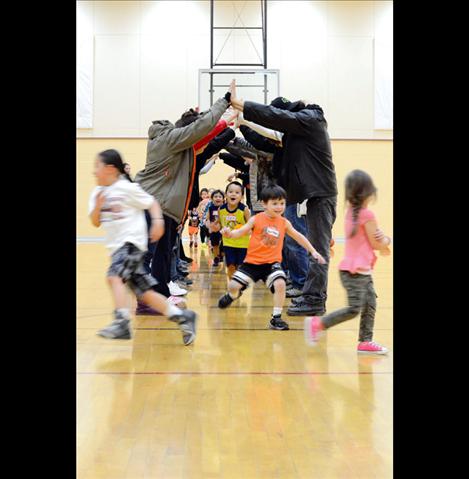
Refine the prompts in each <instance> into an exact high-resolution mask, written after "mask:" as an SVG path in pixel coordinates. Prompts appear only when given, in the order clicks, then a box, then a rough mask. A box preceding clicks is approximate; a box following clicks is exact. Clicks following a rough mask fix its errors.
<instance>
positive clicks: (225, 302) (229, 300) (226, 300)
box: [218, 293, 234, 309]
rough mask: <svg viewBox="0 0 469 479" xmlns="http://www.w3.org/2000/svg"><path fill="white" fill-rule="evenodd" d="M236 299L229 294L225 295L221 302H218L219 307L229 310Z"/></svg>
mask: <svg viewBox="0 0 469 479" xmlns="http://www.w3.org/2000/svg"><path fill="white" fill-rule="evenodd" d="M233 301H234V299H233V298H232V297H231V296H230V295H229V294H228V293H226V294H224V295H223V296H222V297H221V298H220V299H219V300H218V307H219V308H221V309H225V308H227V307H228V306H229V305H230V304H231V303H232V302H233Z"/></svg>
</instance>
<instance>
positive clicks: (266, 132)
mask: <svg viewBox="0 0 469 479" xmlns="http://www.w3.org/2000/svg"><path fill="white" fill-rule="evenodd" d="M239 120H240V124H241V126H247V127H249V128H250V129H251V130H253V131H255V132H256V133H258V134H259V135H262V136H263V137H265V138H269V139H270V140H273V141H276V142H279V143H282V137H283V133H282V132H281V131H275V130H272V129H271V128H266V127H265V126H262V125H258V124H257V123H254V122H252V121H248V120H246V119H245V118H244V115H243V113H241V112H240V113H239ZM240 130H241V132H242V131H243V130H242V129H241V128H240ZM243 135H244V133H243ZM244 137H245V138H246V136H245V135H244ZM246 140H248V141H249V142H250V143H252V141H251V140H249V138H246ZM252 144H253V145H254V143H252ZM254 146H256V145H254ZM256 148H257V147H256ZM261 149H262V148H261Z"/></svg>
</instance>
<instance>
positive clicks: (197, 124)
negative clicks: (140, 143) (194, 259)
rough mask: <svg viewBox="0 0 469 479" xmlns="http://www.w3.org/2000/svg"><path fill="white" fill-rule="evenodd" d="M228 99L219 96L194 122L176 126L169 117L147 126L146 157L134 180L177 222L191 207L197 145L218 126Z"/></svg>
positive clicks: (180, 220)
mask: <svg viewBox="0 0 469 479" xmlns="http://www.w3.org/2000/svg"><path fill="white" fill-rule="evenodd" d="M228 106H229V103H228V102H227V101H226V100H225V99H224V98H220V99H219V100H217V101H216V102H215V103H214V104H213V106H212V108H210V110H207V111H206V112H204V113H203V114H202V115H200V116H199V117H198V118H197V119H196V120H195V121H194V122H192V123H191V124H189V125H187V126H185V127H182V128H176V127H175V126H174V125H173V124H172V123H171V122H170V121H168V120H157V121H154V122H153V124H152V125H151V126H150V128H149V130H148V138H149V139H148V144H147V159H146V163H145V168H144V169H143V170H141V171H139V172H138V173H137V175H136V177H135V181H136V182H137V183H139V184H140V185H141V187H142V188H143V190H144V191H146V192H147V193H149V194H151V195H153V197H154V198H155V199H156V200H158V202H159V203H160V205H161V209H162V210H163V213H164V214H165V215H166V216H169V217H170V218H172V219H173V220H175V221H176V222H178V223H181V222H182V221H183V220H184V217H185V215H186V213H187V210H188V202H189V198H190V196H191V192H192V187H193V183H194V177H195V160H194V157H195V156H194V148H193V145H195V144H196V143H197V142H198V141H199V140H201V139H202V138H204V137H205V136H206V135H208V134H209V133H210V131H211V130H213V128H214V127H215V125H216V124H217V122H218V120H219V119H220V118H221V116H222V115H223V113H224V112H225V110H226V109H227V108H228Z"/></svg>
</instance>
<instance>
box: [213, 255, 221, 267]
mask: <svg viewBox="0 0 469 479" xmlns="http://www.w3.org/2000/svg"><path fill="white" fill-rule="evenodd" d="M219 264H220V258H219V257H218V256H216V257H215V259H214V260H213V266H218V265H219Z"/></svg>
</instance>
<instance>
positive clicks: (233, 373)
mask: <svg viewBox="0 0 469 479" xmlns="http://www.w3.org/2000/svg"><path fill="white" fill-rule="evenodd" d="M77 374H78V375H80V376H85V375H86V376H94V375H122V376H125V375H127V376H178V375H182V376H335V375H353V376H355V375H366V376H371V375H373V376H374V375H376V374H380V375H386V374H393V372H392V371H374V372H373V371H246V372H243V371H225V372H221V371H77Z"/></svg>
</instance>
